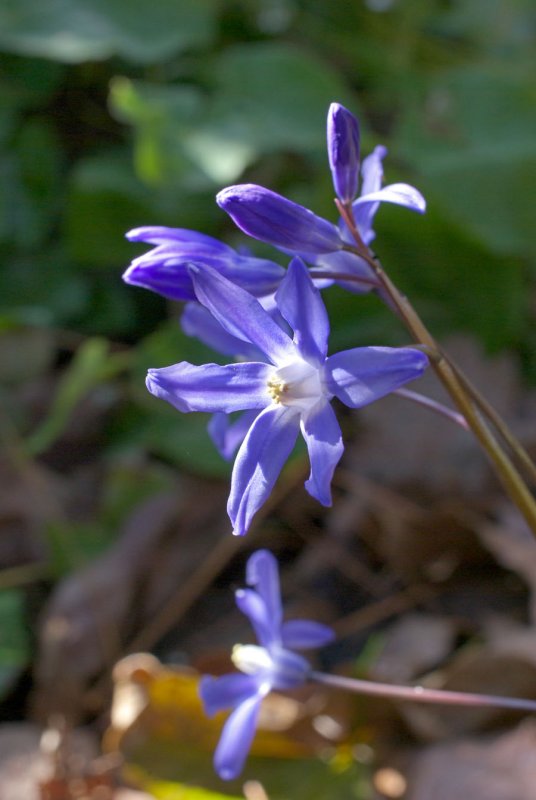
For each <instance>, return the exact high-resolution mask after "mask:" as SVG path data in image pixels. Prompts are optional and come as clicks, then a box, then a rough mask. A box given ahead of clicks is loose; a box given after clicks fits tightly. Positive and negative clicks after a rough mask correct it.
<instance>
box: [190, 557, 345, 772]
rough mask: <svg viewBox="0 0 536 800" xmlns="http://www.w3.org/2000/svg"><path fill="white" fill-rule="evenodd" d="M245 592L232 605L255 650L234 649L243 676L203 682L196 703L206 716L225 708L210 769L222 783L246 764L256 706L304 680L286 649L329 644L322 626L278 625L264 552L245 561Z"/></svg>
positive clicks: (275, 586)
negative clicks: (241, 616) (228, 712)
mask: <svg viewBox="0 0 536 800" xmlns="http://www.w3.org/2000/svg"><path fill="white" fill-rule="evenodd" d="M246 583H247V584H248V585H249V586H250V587H251V588H249V589H239V590H238V591H237V592H236V595H235V597H236V604H237V606H238V608H239V609H240V611H242V612H243V613H244V614H245V615H246V616H247V617H248V618H249V620H250V622H251V624H252V625H253V628H254V630H255V634H256V636H257V639H258V642H259V644H258V645H236V646H235V647H234V649H233V654H232V660H233V663H234V664H235V666H236V667H237V668H238V669H239V670H241V672H242V673H243V674H237V673H234V674H230V675H223V676H222V677H219V678H213V677H208V676H206V677H203V678H202V679H201V684H200V694H201V699H202V700H203V703H204V705H205V710H206V712H207V714H208V715H209V716H213V715H214V714H216V713H217V712H218V711H222V710H223V709H226V708H231V709H232V713H231V715H230V716H229V718H228V719H227V721H226V722H225V725H224V727H223V731H222V734H221V737H220V741H219V743H218V746H217V748H216V752H215V754H214V766H215V768H216V771H217V773H218V774H219V776H220V777H221V778H223V779H224V780H231V779H233V778H236V777H237V776H238V775H239V774H240V772H241V770H242V767H243V765H244V761H245V760H246V758H247V755H248V752H249V749H250V747H251V743H252V741H253V737H254V735H255V728H256V724H257V717H258V714H259V709H260V706H261V702H262V700H263V698H264V697H266V695H267V694H268V693H269V692H271V691H272V689H276V690H277V689H278V690H283V691H284V690H286V689H292V688H294V687H296V686H300V685H301V684H303V683H305V681H306V680H307V679H308V676H309V673H310V671H311V667H310V665H309V663H308V662H307V661H306V660H305V659H304V658H302V656H300V655H298V654H297V653H294V652H292V649H290V648H296V649H307V648H311V647H321V646H322V645H324V644H327V643H328V642H331V641H332V640H333V638H334V634H333V631H332V630H331V628H328V627H327V626H326V625H322V624H321V623H319V622H312V621H309V620H291V621H289V622H283V609H282V605H281V594H280V588H279V575H278V570H277V562H276V560H275V558H274V556H273V555H272V554H271V553H270V552H268V550H257V552H255V553H253V555H252V556H250V558H249V559H248V562H247V567H246Z"/></svg>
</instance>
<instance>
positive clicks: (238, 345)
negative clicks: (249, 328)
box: [181, 303, 264, 361]
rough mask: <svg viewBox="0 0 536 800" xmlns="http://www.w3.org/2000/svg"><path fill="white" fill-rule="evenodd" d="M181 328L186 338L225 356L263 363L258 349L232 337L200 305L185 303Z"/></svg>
mask: <svg viewBox="0 0 536 800" xmlns="http://www.w3.org/2000/svg"><path fill="white" fill-rule="evenodd" d="M181 328H182V329H183V331H184V333H185V334H186V335H187V336H195V337H196V338H197V339H200V340H201V341H202V342H203V343H204V344H206V345H208V347H212V349H213V350H216V352H218V353H223V354H224V355H226V356H233V358H234V357H237V356H239V357H242V358H245V359H247V360H248V361H264V354H263V353H261V351H260V350H259V348H258V347H255V345H252V344H251V342H246V341H244V339H238V338H237V337H236V336H232V335H231V334H230V333H228V332H227V331H226V330H225V328H222V326H221V325H220V323H219V322H218V320H217V319H216V318H215V317H214V315H213V314H211V313H210V311H209V310H208V308H205V307H204V306H202V305H201V304H200V303H187V304H186V305H185V306H184V311H183V313H182V317H181Z"/></svg>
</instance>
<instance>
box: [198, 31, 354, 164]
mask: <svg viewBox="0 0 536 800" xmlns="http://www.w3.org/2000/svg"><path fill="white" fill-rule="evenodd" d="M210 73H211V76H213V80H214V82H215V85H216V89H217V93H216V94H215V96H214V102H213V104H212V107H211V109H210V112H209V115H208V119H207V121H206V123H205V125H204V126H202V132H201V135H202V136H205V137H207V138H208V139H209V140H210V145H211V147H216V148H217V149H218V151H219V152H223V151H225V148H226V147H227V146H228V145H229V143H232V144H234V145H235V146H236V145H237V144H241V145H242V146H249V147H253V148H254V149H255V151H256V152H257V153H273V152H276V151H278V150H281V149H287V150H294V151H296V152H298V153H310V152H315V151H324V149H325V136H326V135H325V126H326V114H327V110H328V107H329V104H330V103H331V102H333V101H334V100H337V101H338V102H341V103H347V104H349V105H351V106H352V107H353V108H354V110H355V106H356V100H355V98H351V96H350V93H349V90H348V88H347V86H346V84H345V82H344V80H343V79H342V78H341V76H340V74H339V73H337V72H336V71H335V70H334V69H333V68H332V67H331V66H330V65H329V64H327V63H326V62H324V61H322V60H321V59H319V58H317V57H316V56H313V55H311V54H309V53H308V52H307V51H305V50H302V49H300V48H298V47H295V46H292V45H288V44H281V43H276V42H262V43H259V42H256V43H252V44H240V45H235V46H234V47H229V48H227V49H226V50H225V51H223V52H222V54H221V55H220V56H218V57H217V59H216V60H215V62H214V63H213V64H212V65H211V66H210ZM206 149H208V141H207V147H206ZM212 157H213V158H214V157H215V156H214V154H212Z"/></svg>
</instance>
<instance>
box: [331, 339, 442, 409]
mask: <svg viewBox="0 0 536 800" xmlns="http://www.w3.org/2000/svg"><path fill="white" fill-rule="evenodd" d="M427 366H428V358H427V357H426V356H425V355H424V353H421V351H420V350H415V349H413V348H410V347H401V348H392V347H357V348H355V349H353V350H344V351H343V352H341V353H336V354H335V355H333V356H330V357H329V358H328V359H327V360H326V382H327V386H328V389H329V390H330V391H331V392H332V393H333V394H334V395H336V396H337V397H338V398H339V400H341V401H342V402H343V403H345V404H346V405H347V406H350V408H361V406H366V405H367V404H368V403H372V402H374V400H378V399H379V398H380V397H384V396H385V395H386V394H389V392H393V391H394V390H395V389H398V388H399V387H400V386H403V385H404V384H405V383H408V382H409V381H413V380H415V379H416V378H419V377H420V376H421V375H422V373H423V372H424V370H425V369H426V367H427Z"/></svg>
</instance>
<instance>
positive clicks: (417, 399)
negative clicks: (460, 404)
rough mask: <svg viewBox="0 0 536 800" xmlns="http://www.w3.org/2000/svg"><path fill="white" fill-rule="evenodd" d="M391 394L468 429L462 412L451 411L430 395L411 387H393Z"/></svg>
mask: <svg viewBox="0 0 536 800" xmlns="http://www.w3.org/2000/svg"><path fill="white" fill-rule="evenodd" d="M393 394H397V395H398V396H399V397H404V398H405V399H406V400H412V401H413V402H414V403H419V405H421V406H424V407H425V408H428V409H429V410H430V411H435V412H436V414H441V416H443V417H447V419H450V420H451V422H455V423H456V425H459V426H460V427H461V428H464V429H465V430H468V429H469V425H468V424H467V420H466V419H465V417H464V416H463V414H458V412H457V411H453V410H452V409H451V408H447V406H444V405H443V404H442V403H438V402H437V401H436V400H432V398H431V397H426V395H424V394H420V393H419V392H412V391H411V389H395V391H394V392H393Z"/></svg>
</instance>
